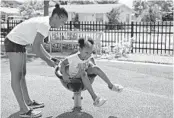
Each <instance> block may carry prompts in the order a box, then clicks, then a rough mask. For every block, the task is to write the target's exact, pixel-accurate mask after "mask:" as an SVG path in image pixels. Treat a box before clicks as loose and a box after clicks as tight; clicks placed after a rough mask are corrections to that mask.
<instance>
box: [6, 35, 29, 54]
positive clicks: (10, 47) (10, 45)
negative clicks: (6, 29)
mask: <svg viewBox="0 0 174 118" xmlns="http://www.w3.org/2000/svg"><path fill="white" fill-rule="evenodd" d="M4 46H5V51H6V52H21V53H25V52H26V49H25V47H26V46H25V45H20V44H16V43H14V42H12V41H10V40H9V39H8V38H5V40H4Z"/></svg>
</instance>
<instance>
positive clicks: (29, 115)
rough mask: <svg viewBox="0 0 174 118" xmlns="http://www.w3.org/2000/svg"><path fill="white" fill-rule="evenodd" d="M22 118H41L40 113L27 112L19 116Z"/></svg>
mask: <svg viewBox="0 0 174 118" xmlns="http://www.w3.org/2000/svg"><path fill="white" fill-rule="evenodd" d="M19 116H20V117H22V118H38V117H41V116H42V113H41V111H34V110H29V111H28V112H26V113H22V114H20V115H19Z"/></svg>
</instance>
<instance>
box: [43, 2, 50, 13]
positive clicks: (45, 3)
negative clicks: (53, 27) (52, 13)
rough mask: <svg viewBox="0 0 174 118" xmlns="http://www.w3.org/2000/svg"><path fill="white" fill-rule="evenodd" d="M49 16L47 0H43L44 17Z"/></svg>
mask: <svg viewBox="0 0 174 118" xmlns="http://www.w3.org/2000/svg"><path fill="white" fill-rule="evenodd" d="M48 15H49V0H44V16H48Z"/></svg>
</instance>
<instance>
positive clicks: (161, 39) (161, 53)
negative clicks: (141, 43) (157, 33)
mask: <svg viewBox="0 0 174 118" xmlns="http://www.w3.org/2000/svg"><path fill="white" fill-rule="evenodd" d="M162 48H163V21H162V28H161V54H162V51H163V49H162Z"/></svg>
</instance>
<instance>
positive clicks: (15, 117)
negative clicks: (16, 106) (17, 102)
mask: <svg viewBox="0 0 174 118" xmlns="http://www.w3.org/2000/svg"><path fill="white" fill-rule="evenodd" d="M8 118H19V111H18V112H15V113H13V114H11V115H10V116H9V117H8Z"/></svg>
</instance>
